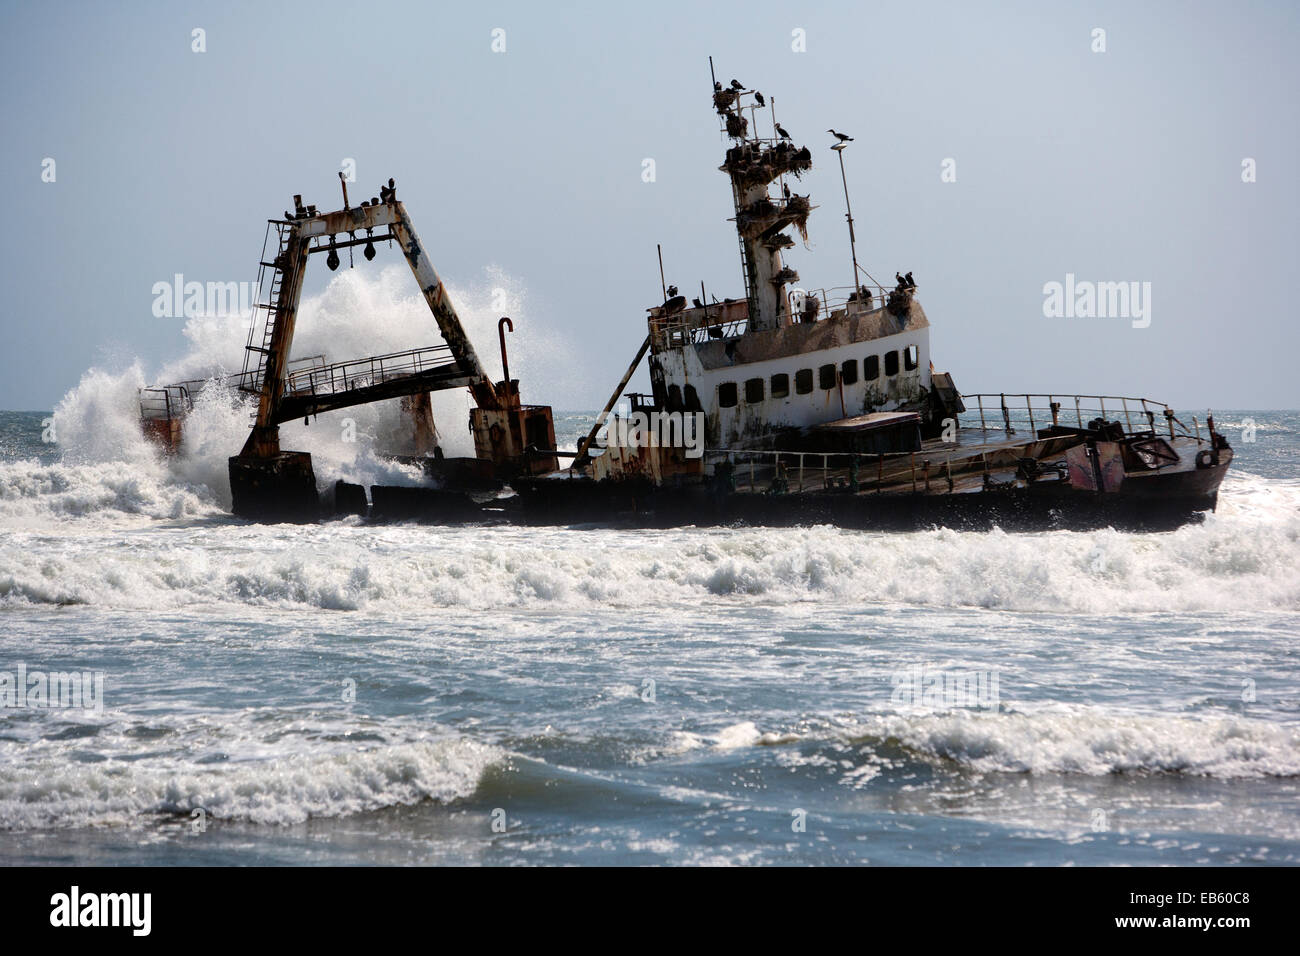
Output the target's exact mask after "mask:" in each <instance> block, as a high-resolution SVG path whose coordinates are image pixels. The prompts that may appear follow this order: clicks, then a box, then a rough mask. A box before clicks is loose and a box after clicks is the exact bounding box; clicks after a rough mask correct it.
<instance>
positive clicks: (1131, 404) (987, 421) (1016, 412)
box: [957, 392, 1177, 435]
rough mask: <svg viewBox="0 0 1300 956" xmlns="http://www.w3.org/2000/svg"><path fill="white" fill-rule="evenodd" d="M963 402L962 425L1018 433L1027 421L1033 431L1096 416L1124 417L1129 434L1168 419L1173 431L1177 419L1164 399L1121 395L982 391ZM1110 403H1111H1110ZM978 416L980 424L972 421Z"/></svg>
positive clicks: (1076, 424) (1083, 425)
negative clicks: (1018, 428)
mask: <svg viewBox="0 0 1300 956" xmlns="http://www.w3.org/2000/svg"><path fill="white" fill-rule="evenodd" d="M962 402H963V404H965V406H966V411H964V412H962V413H961V414H960V415H958V416H957V418H958V424H960V425H961V426H962V427H965V428H976V427H978V428H980V429H981V430H983V431H1004V432H1006V433H1007V434H1009V435H1011V434H1015V430H1016V429H1015V426H1016V425H1017V424H1021V425H1023V424H1025V423H1028V426H1029V429H1030V430H1031V431H1035V430H1037V429H1039V428H1047V427H1049V426H1051V425H1058V424H1059V425H1066V426H1073V427H1075V428H1086V427H1087V423H1088V422H1090V421H1092V420H1094V419H1096V418H1103V419H1105V420H1106V421H1120V420H1122V421H1123V422H1124V430H1125V432H1128V433H1130V434H1131V433H1133V432H1139V431H1155V430H1157V429H1159V428H1161V427H1162V426H1163V425H1164V423H1165V422H1166V421H1167V422H1168V423H1169V428H1170V430H1171V434H1172V429H1173V424H1174V422H1175V421H1177V419H1175V418H1174V417H1173V410H1172V409H1170V407H1169V406H1168V405H1166V404H1165V403H1164V402H1157V401H1152V400H1151V399H1149V398H1128V397H1126V396H1122V395H1049V394H1045V393H1028V394H1012V393H1010V392H981V393H978V394H973V395H962ZM1107 403H1110V404H1109V407H1107ZM976 417H978V419H979V424H978V425H976V424H975V423H974V421H973V419H974V418H976ZM963 419H964V420H963ZM1157 419H1159V423H1157ZM1135 426H1136V427H1135Z"/></svg>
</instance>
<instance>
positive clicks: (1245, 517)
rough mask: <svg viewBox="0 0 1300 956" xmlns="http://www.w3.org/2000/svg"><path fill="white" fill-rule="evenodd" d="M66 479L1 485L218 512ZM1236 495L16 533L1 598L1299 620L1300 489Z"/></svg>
mask: <svg viewBox="0 0 1300 956" xmlns="http://www.w3.org/2000/svg"><path fill="white" fill-rule="evenodd" d="M65 467H66V466H53V467H51V468H45V469H41V468H38V467H37V466H34V465H30V466H24V467H16V466H11V467H10V469H9V471H8V473H7V477H6V479H5V480H6V482H7V483H6V484H4V485H0V489H3V490H2V491H0V494H3V495H4V496H5V497H4V498H3V501H4V503H5V504H6V505H7V507H8V508H9V510H10V513H13V512H14V511H15V510H17V505H16V504H15V502H18V503H20V504H24V503H25V504H26V506H27V508H28V509H29V511H31V512H34V511H35V510H36V508H35V506H34V505H32V495H34V494H39V497H40V498H41V500H42V501H43V502H44V505H43V507H46V508H58V509H60V510H61V511H62V512H63V513H66V514H84V513H85V512H87V511H93V510H94V509H96V508H100V507H105V506H107V507H111V508H114V509H118V510H119V511H121V512H126V513H130V514H137V515H147V516H150V517H154V518H156V517H173V518H174V517H181V516H188V515H193V514H200V515H202V514H215V513H216V509H215V506H214V505H213V503H212V501H211V500H210V499H208V498H205V497H204V496H203V494H202V492H201V490H200V489H198V488H197V486H193V485H189V486H187V485H175V484H164V485H155V484H152V483H151V482H150V480H149V479H148V478H147V476H135V475H131V474H130V473H128V472H127V471H125V470H122V469H120V468H117V467H116V466H110V465H100V466H94V468H93V469H92V470H91V471H90V472H89V474H90V475H92V476H93V481H92V482H90V483H89V484H88V485H82V486H74V485H72V484H70V479H69V477H68V475H67V474H66V473H64V472H63V471H62V470H61V469H63V468H65ZM78 474H81V475H83V476H84V475H85V474H86V473H84V472H79V473H78ZM1233 485H1234V489H1230V490H1228V491H1226V492H1225V495H1224V504H1223V506H1222V507H1221V509H1220V513H1219V514H1217V515H1212V516H1210V517H1209V518H1208V519H1207V521H1206V522H1205V523H1204V524H1203V525H1193V526H1187V527H1184V528H1181V529H1178V530H1177V531H1173V532H1168V533H1162V534H1127V533H1120V532H1117V531H1113V530H1100V531H1091V532H1047V533H1042V534H1005V533H1002V532H999V531H993V532H988V533H969V532H957V531H950V530H933V531H924V532H915V533H909V534H879V533H863V532H857V531H847V530H843V529H837V528H830V527H824V526H819V527H811V528H796V529H779V530H778V529H768V528H745V529H732V528H720V529H698V528H687V529H677V530H671V531H654V532H639V531H613V530H604V531H590V530H585V531H584V530H577V529H564V528H554V529H549V528H542V529H539V528H516V527H466V528H445V527H439V528H424V527H418V526H407V525H395V526H388V527H373V526H362V525H359V524H357V523H355V521H354V522H353V523H348V522H333V523H329V524H325V525H314V526H305V527H295V526H287V525H281V526H273V527H267V526H263V527H260V528H259V527H255V526H246V525H242V524H240V523H237V522H233V521H230V520H224V519H223V520H216V521H212V522H208V523H206V524H205V523H199V524H195V523H193V522H186V523H184V526H183V527H174V526H173V527H168V526H158V527H152V528H150V529H147V530H145V531H141V530H139V529H136V530H134V531H133V532H131V533H132V535H133V537H132V538H131V541H130V542H124V541H123V540H121V537H120V536H121V535H122V534H126V533H127V532H124V531H119V530H118V529H116V528H114V529H113V530H111V531H101V532H100V533H97V534H95V535H89V536H88V535H86V534H85V533H83V530H84V529H81V528H77V527H68V528H66V529H65V530H64V531H63V532H61V533H58V534H55V533H54V532H53V531H52V530H51V529H49V528H42V529H41V530H40V531H35V530H16V531H15V532H14V533H11V534H9V535H7V536H5V537H4V538H0V603H3V604H9V605H13V604H24V603H33V604H84V605H92V606H99V607H112V608H141V607H154V608H156V607H180V606H184V605H189V604H195V603H198V604H238V605H251V606H257V607H283V608H294V607H316V608H327V609H337V610H358V609H372V610H386V611H391V612H403V611H405V612H418V611H420V610H423V609H426V608H431V607H445V606H458V607H472V608H496V607H536V606H554V607H575V608H590V607H596V606H614V607H627V608H646V607H652V606H662V605H687V606H691V605H698V604H701V603H703V602H707V603H711V604H716V603H718V602H720V601H721V602H732V603H768V604H777V603H789V602H800V601H819V602H832V603H833V602H838V603H844V604H851V605H858V606H862V605H873V604H909V605H919V606H930V607H976V608H989V609H998V610H1005V611H1028V612H1050V613H1085V614H1087V613H1096V614H1109V613H1113V612H1135V613H1144V612H1152V613H1154V612H1158V611H1162V610H1168V609H1171V608H1172V609H1177V610H1179V611H1181V612H1195V611H1215V610H1225V611H1232V612H1233V613H1242V612H1248V611H1270V610H1284V611H1294V610H1296V609H1300V510H1297V508H1296V502H1297V501H1300V489H1298V488H1297V486H1296V485H1295V484H1294V483H1292V484H1288V483H1285V482H1279V481H1269V482H1267V483H1262V481H1261V482H1257V481H1253V480H1252V479H1250V478H1247V477H1239V478H1235V479H1233ZM1263 485H1267V487H1263ZM15 487H18V488H19V495H18V497H17V498H15V497H13V494H14V488H15ZM24 494H27V497H23V495H24ZM141 534H145V535H148V536H149V539H148V541H147V542H146V541H145V540H144V539H142V538H140V535H141ZM575 542H581V544H582V546H581V547H574V546H573V545H574V543H575ZM124 543H130V544H133V545H136V546H130V547H124V546H122V545H123V544H124ZM146 543H147V544H148V545H149V546H148V547H140V546H139V545H144V544H146ZM34 553H35V554H38V555H39V558H40V559H39V560H33V555H34Z"/></svg>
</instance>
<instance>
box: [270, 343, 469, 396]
mask: <svg viewBox="0 0 1300 956" xmlns="http://www.w3.org/2000/svg"><path fill="white" fill-rule="evenodd" d="M450 355H451V349H450V348H449V347H448V346H446V345H433V346H429V347H427V348H421V349H409V350H407V351H405V352H391V353H389V354H387V355H372V356H370V357H369V358H362V359H353V360H351V361H348V362H337V363H335V364H334V365H324V366H319V367H313V368H306V369H301V370H299V371H296V372H291V373H289V376H288V378H287V380H286V381H285V388H284V391H285V394H286V395H289V394H303V393H305V394H310V395H333V394H336V393H338V392H344V391H348V390H349V389H354V388H363V387H366V386H370V385H378V384H379V383H380V382H384V381H387V380H389V379H393V378H399V377H402V376H407V375H418V374H419V373H421V372H429V371H433V370H435V369H438V368H446V367H448V366H449V365H453V364H455V360H454V359H452V358H450Z"/></svg>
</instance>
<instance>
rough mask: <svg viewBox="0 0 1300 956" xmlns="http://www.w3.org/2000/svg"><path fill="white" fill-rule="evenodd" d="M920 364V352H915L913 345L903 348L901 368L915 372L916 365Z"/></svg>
mask: <svg viewBox="0 0 1300 956" xmlns="http://www.w3.org/2000/svg"><path fill="white" fill-rule="evenodd" d="M920 364H921V356H920V353H918V352H917V350H916V346H915V345H909V346H908V347H907V348H905V349H903V368H905V369H907V370H908V371H909V372H915V371H916V367H917V366H918V365H920Z"/></svg>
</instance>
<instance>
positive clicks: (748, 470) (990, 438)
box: [729, 428, 1050, 494]
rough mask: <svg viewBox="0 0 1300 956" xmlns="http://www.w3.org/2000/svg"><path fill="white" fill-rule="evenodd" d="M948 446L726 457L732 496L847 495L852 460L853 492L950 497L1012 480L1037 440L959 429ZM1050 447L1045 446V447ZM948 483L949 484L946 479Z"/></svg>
mask: <svg viewBox="0 0 1300 956" xmlns="http://www.w3.org/2000/svg"><path fill="white" fill-rule="evenodd" d="M954 437H955V440H954V441H944V440H942V439H937V438H935V439H928V440H926V441H923V442H922V443H921V447H920V449H918V450H917V451H915V452H903V453H886V454H870V453H863V454H858V455H851V454H848V453H845V452H812V451H803V452H800V451H781V450H772V451H735V452H732V453H730V456H729V457H730V459H731V461H732V464H733V468H734V472H733V475H734V480H735V486H736V491H738V492H741V493H746V492H748V493H762V494H766V493H769V492H771V491H773V490H774V488H780V482H779V481H778V477H779V469H780V468H782V467H783V468H784V471H785V490H786V491H788V492H793V493H815V492H818V491H836V492H843V491H844V490H846V489H847V490H852V487H853V484H854V480H855V479H854V473H853V472H854V467H853V464H852V461H853V460H854V459H856V469H857V474H856V484H857V490H858V492H859V493H874V492H882V493H888V492H892V493H899V492H906V493H913V492H918V493H926V492H929V493H933V494H955V493H963V492H973V491H981V490H983V489H984V487H985V475H986V474H987V475H988V476H989V480H991V481H997V482H1009V481H1013V480H1014V478H1015V472H1016V469H1017V466H1018V464H1019V459H1020V458H1023V457H1029V452H1028V446H1029V445H1030V444H1032V443H1035V442H1037V441H1039V439H1038V438H1037V436H1036V435H1035V434H1034V433H1033V432H1029V431H1025V432H1013V433H1011V434H1007V433H1006V432H1003V431H996V432H994V431H992V430H985V429H980V428H959V429H958V430H957V432H956V435H955V436H954ZM1049 447H1050V446H1049ZM950 478H951V484H950V483H949V479H950Z"/></svg>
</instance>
